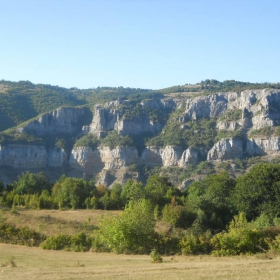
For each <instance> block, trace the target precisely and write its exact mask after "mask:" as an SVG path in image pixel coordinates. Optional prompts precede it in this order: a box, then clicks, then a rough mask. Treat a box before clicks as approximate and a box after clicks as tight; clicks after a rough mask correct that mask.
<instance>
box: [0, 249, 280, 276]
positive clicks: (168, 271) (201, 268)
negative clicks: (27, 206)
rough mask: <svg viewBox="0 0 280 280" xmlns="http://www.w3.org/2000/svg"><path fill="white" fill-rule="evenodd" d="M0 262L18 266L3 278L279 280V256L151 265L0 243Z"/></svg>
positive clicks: (136, 258)
mask: <svg viewBox="0 0 280 280" xmlns="http://www.w3.org/2000/svg"><path fill="white" fill-rule="evenodd" d="M0 251H1V254H0V263H4V262H6V261H7V260H9V259H10V258H11V256H15V262H16V264H17V267H2V268H0V273H1V271H2V274H1V275H0V279H1V280H6V279H21V280H24V279H28V280H29V279H42V280H45V279H54V280H56V279H145V280H147V279H160V280H165V279H166V280H167V279H168V280H170V279H172V280H173V279H207V280H208V279H210V280H211V279H213V280H214V279H215V280H216V279H218V280H219V279H254V280H256V279H271V280H273V279H280V266H279V257H278V256H277V255H275V257H274V258H272V259H269V260H267V259H265V260H263V259H259V258H256V257H255V256H248V257H242V256H239V257H222V258H216V257H212V256H190V257H185V256H173V257H163V263H158V264H153V263H151V258H150V256H147V255H116V254H109V253H92V252H86V253H74V252H65V251H43V250H41V249H40V248H34V247H32V248H30V247H24V246H18V245H8V244H7V245H6V244H0Z"/></svg>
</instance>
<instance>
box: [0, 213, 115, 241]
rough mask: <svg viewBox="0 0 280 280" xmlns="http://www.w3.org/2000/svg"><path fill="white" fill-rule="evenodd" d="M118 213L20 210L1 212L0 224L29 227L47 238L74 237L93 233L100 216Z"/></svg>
mask: <svg viewBox="0 0 280 280" xmlns="http://www.w3.org/2000/svg"><path fill="white" fill-rule="evenodd" d="M117 213H118V211H104V210H68V211H59V210H28V209H20V208H19V209H18V210H17V212H12V211H3V210H2V211H0V222H1V221H2V222H4V221H5V222H7V223H10V224H12V225H16V226H20V227H24V226H27V227H29V228H31V229H33V230H36V231H38V232H40V233H43V234H45V235H47V236H50V235H56V234H59V233H60V234H69V235H73V234H76V233H78V232H80V231H82V230H83V231H84V232H86V233H92V231H93V230H94V229H95V228H96V227H97V226H98V217H99V216H100V215H104V214H108V215H116V214H117Z"/></svg>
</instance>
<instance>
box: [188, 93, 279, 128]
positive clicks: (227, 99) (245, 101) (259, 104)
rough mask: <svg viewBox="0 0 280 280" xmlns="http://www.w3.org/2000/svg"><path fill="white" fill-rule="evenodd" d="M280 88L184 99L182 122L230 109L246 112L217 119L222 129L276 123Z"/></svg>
mask: <svg viewBox="0 0 280 280" xmlns="http://www.w3.org/2000/svg"><path fill="white" fill-rule="evenodd" d="M279 105H280V91H279V90H272V89H263V90H245V91H243V92H241V94H240V95H239V94H237V93H234V92H231V93H217V94H213V95H209V96H200V97H196V98H193V99H189V100H187V101H186V109H185V115H184V118H183V119H184V121H187V120H190V119H192V120H198V119H201V118H213V117H215V118H218V117H220V116H221V115H222V114H224V113H225V112H227V111H230V110H236V109H239V110H242V111H243V112H247V114H244V113H243V116H242V118H241V119H240V120H238V121H220V122H219V121H218V123H217V128H218V129H223V130H237V129H249V128H252V129H260V128H262V127H266V126H273V125H276V124H278V123H280V106H279Z"/></svg>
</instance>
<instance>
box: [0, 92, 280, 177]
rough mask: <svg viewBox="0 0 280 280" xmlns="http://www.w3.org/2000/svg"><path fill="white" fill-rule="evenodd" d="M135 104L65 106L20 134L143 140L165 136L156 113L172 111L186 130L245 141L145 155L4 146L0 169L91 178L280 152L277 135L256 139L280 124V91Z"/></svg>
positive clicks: (125, 150) (157, 149) (133, 150)
mask: <svg viewBox="0 0 280 280" xmlns="http://www.w3.org/2000/svg"><path fill="white" fill-rule="evenodd" d="M129 104H130V103H129V102H128V101H125V100H117V101H113V102H109V103H105V104H99V105H95V107H94V108H93V110H92V112H89V110H88V109H87V108H71V107H61V108H58V109H57V110H54V111H53V112H50V113H47V114H44V115H42V116H39V117H38V118H36V119H34V120H32V121H30V122H28V123H27V124H24V125H22V126H20V127H19V128H17V133H27V134H32V135H36V136H44V135H48V134H58V133H64V134H69V135H73V134H75V135H76V137H81V136H82V135H85V134H92V135H95V136H97V137H98V138H100V139H102V138H104V137H105V136H106V135H107V134H108V132H110V131H112V130H115V131H117V132H118V134H119V135H121V136H126V135H129V136H131V135H132V136H136V137H137V136H140V135H142V134H145V133H148V134H149V135H151V136H156V135H159V134H160V133H161V132H162V130H163V129H164V126H165V125H166V123H167V121H168V119H160V118H156V117H155V118H151V112H152V113H154V112H156V113H157V114H159V113H161V112H167V113H168V114H169V115H170V114H171V113H172V112H174V111H175V110H179V111H180V114H179V117H177V118H175V119H176V121H178V122H179V123H180V125H181V128H182V129H187V128H186V127H187V126H185V125H184V124H185V123H187V122H188V121H192V122H195V121H198V120H199V119H202V118H206V119H215V120H216V129H217V131H221V130H222V131H228V132H237V131H240V132H241V133H242V135H243V137H241V138H240V137H239V138H235V137H234V138H232V137H225V138H223V139H220V140H218V141H216V143H215V144H214V145H213V147H212V148H210V149H209V150H207V151H205V149H199V148H192V147H184V146H178V145H167V146H165V147H162V146H146V147H144V148H142V149H141V151H140V152H139V149H137V147H133V146H117V147H113V148H109V147H108V146H104V145H100V146H98V147H96V149H92V148H90V147H87V146H82V147H73V148H72V149H71V151H69V152H67V151H65V150H64V149H61V148H54V147H52V148H48V147H45V146H43V145H22V144H21V145H20V144H11V143H4V144H1V145H0V167H1V166H9V167H13V168H29V169H32V168H41V167H42V168H46V167H61V166H65V165H67V166H70V167H71V168H73V169H77V170H79V171H81V172H83V174H85V176H88V177H90V176H94V175H96V174H98V173H100V172H106V170H107V171H108V170H116V169H122V168H124V167H128V166H130V165H132V164H137V165H147V166H163V167H169V166H178V167H185V166H187V165H189V164H197V163H198V162H199V161H200V160H203V159H207V160H208V161H222V160H230V159H234V158H240V157H241V158H242V157H250V156H263V155H274V154H278V153H279V148H280V147H279V145H280V137H278V136H277V135H263V136H262V135H261V136H255V137H251V136H250V133H251V132H252V131H254V130H259V129H263V128H267V127H271V128H273V127H275V126H278V125H279V121H280V106H279V105H280V91H279V90H272V89H264V90H246V91H243V92H241V93H236V92H228V93H216V94H213V95H208V96H199V97H195V98H182V99H176V100H175V99H172V98H170V97H169V98H163V99H152V100H143V101H141V102H139V103H137V104H136V105H135V107H133V106H130V107H129V106H128V105H129ZM124 108H128V109H126V110H124ZM129 110H130V111H129ZM131 110H132V111H131ZM137 110H138V111H137ZM169 121H170V119H169ZM105 177H106V176H105Z"/></svg>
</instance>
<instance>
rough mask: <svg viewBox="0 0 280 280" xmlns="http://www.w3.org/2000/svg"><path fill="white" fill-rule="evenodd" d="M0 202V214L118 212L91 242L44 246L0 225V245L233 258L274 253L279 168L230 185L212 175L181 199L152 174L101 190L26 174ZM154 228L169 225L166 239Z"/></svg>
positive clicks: (59, 239) (260, 169) (73, 239)
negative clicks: (2, 210)
mask: <svg viewBox="0 0 280 280" xmlns="http://www.w3.org/2000/svg"><path fill="white" fill-rule="evenodd" d="M0 194H1V196H0V206H1V207H2V208H5V207H6V208H7V207H11V208H12V209H14V210H13V211H16V209H17V208H18V207H25V208H31V209H80V208H87V209H112V210H113V209H123V208H124V211H123V212H122V213H121V214H120V215H114V216H109V217H106V216H105V217H103V218H102V219H101V221H100V224H99V228H98V229H96V230H95V231H94V232H93V235H92V236H87V235H86V234H84V233H83V234H82V233H81V234H78V235H76V236H64V235H59V236H55V237H47V238H46V237H44V236H41V235H36V234H37V233H36V232H32V231H28V229H21V228H18V229H16V228H13V227H11V226H9V225H8V224H5V223H3V222H2V223H1V220H0V224H1V227H0V239H1V240H2V239H5V240H6V241H5V242H9V243H10V242H14V243H19V244H25V241H21V240H26V242H27V244H28V245H30V244H29V243H28V242H29V241H28V240H31V239H30V238H34V240H35V241H36V240H37V239H38V240H41V241H40V242H39V241H38V242H39V243H40V244H41V243H42V241H44V240H45V241H44V242H43V243H42V244H41V247H42V248H44V249H67V250H74V251H84V250H88V249H89V248H90V247H94V248H95V250H97V251H113V252H117V253H149V252H151V251H152V250H153V249H155V250H156V251H157V252H159V253H160V254H174V253H183V254H197V253H207V254H208V253H212V254H214V255H236V254H245V253H256V252H261V251H267V250H270V249H271V250H275V251H279V250H280V249H279V248H280V245H279V244H280V243H279V242H280V235H279V234H280V228H279V225H280V212H279V209H280V196H279V194H280V164H272V163H270V164H265V163H261V164H258V165H255V166H253V167H252V168H251V169H250V170H249V171H248V172H247V173H246V174H245V175H242V176H239V177H238V178H237V179H234V178H232V177H230V176H229V175H228V174H227V173H226V172H225V171H223V172H221V173H220V174H212V175H209V176H206V177H205V179H203V180H201V181H197V182H193V183H192V184H191V185H190V186H189V188H187V189H186V190H184V191H180V190H179V189H177V188H175V187H174V186H173V185H172V184H171V183H170V182H169V180H168V179H167V178H166V177H163V176H160V175H158V174H155V175H152V176H151V177H149V179H148V181H147V183H146V184H145V185H143V184H142V183H140V182H137V181H132V180H129V181H128V182H127V183H126V184H125V185H124V186H121V185H119V184H115V185H114V186H113V187H112V188H111V189H107V188H105V187H104V186H102V185H97V186H96V185H95V183H94V181H87V180H84V179H77V178H69V177H65V176H63V177H61V178H60V179H59V181H57V182H56V183H55V184H54V185H52V184H50V182H49V181H48V179H47V177H46V176H45V174H43V173H38V174H32V173H30V172H26V173H24V174H22V175H21V176H20V177H19V178H18V180H17V181H15V182H14V183H13V184H12V185H9V186H5V187H4V185H3V184H0ZM160 220H162V221H164V222H165V223H167V224H169V225H170V228H169V229H168V230H167V231H166V232H158V231H155V223H156V222H157V221H160ZM179 229H181V230H179ZM8 231H9V232H13V236H12V235H9V238H10V239H7V238H6V237H5V236H7V232H8ZM20 236H23V237H22V238H25V239H22V238H20ZM30 236H31V237H30ZM9 240H10V241H9ZM35 241H34V242H35ZM3 242H4V241H3ZM20 242H22V243H20ZM36 242H37V241H36ZM39 243H36V244H37V245H38V244H39ZM34 244H35V243H34ZM36 244H35V245H36Z"/></svg>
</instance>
